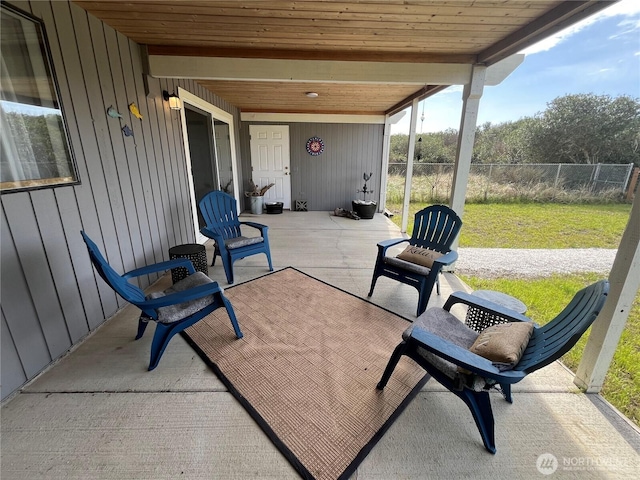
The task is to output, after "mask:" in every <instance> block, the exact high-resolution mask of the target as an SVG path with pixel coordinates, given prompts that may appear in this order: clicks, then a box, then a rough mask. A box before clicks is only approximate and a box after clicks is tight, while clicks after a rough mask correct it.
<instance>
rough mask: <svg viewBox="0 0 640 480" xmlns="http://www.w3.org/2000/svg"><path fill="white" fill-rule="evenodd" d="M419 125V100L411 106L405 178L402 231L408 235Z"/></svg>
mask: <svg viewBox="0 0 640 480" xmlns="http://www.w3.org/2000/svg"><path fill="white" fill-rule="evenodd" d="M417 124H418V99H417V98H414V99H413V103H412V104H411V126H410V127H409V128H410V130H409V151H408V152H407V173H406V174H405V176H404V201H403V205H402V227H401V229H400V231H401V232H402V233H407V225H408V223H409V202H410V201H411V180H412V179H413V155H414V153H415V150H416V125H417Z"/></svg>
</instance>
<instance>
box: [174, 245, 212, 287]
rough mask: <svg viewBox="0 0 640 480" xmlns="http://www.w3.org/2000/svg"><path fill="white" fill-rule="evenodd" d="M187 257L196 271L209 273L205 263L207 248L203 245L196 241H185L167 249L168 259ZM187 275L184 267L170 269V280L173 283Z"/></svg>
mask: <svg viewBox="0 0 640 480" xmlns="http://www.w3.org/2000/svg"><path fill="white" fill-rule="evenodd" d="M175 258H188V259H189V260H191V263H193V267H194V268H195V269H196V272H202V273H204V274H205V275H207V276H208V275H209V267H208V265H207V250H206V248H205V247H204V245H200V244H198V243H185V244H184V245H176V246H175V247H171V248H170V249H169V259H170V260H173V259H175ZM187 276H189V272H188V271H187V269H186V268H184V267H178V268H172V269H171V280H172V281H173V283H176V282H179V281H180V280H182V279H183V278H186V277H187Z"/></svg>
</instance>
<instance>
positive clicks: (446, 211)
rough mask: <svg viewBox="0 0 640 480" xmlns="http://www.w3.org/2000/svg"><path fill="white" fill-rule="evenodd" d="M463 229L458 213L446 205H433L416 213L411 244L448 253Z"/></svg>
mask: <svg viewBox="0 0 640 480" xmlns="http://www.w3.org/2000/svg"><path fill="white" fill-rule="evenodd" d="M461 227H462V220H461V219H460V217H459V216H458V214H456V212H454V211H453V210H451V209H450V208H449V207H447V206H445V205H432V206H430V207H427V208H424V209H423V210H420V211H419V212H416V215H415V217H414V223H413V234H412V235H411V239H410V240H409V243H410V244H411V245H416V246H419V247H423V248H429V249H431V250H436V251H438V252H441V253H446V252H448V251H449V250H450V249H451V244H452V243H453V241H454V240H455V238H456V236H457V235H458V232H459V231H460V228H461Z"/></svg>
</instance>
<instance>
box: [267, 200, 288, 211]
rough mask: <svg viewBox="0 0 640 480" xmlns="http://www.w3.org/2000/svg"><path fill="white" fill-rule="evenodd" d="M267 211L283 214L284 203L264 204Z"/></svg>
mask: <svg viewBox="0 0 640 480" xmlns="http://www.w3.org/2000/svg"><path fill="white" fill-rule="evenodd" d="M264 206H265V208H266V209H267V213H282V207H283V206H284V203H282V202H267V203H265V204H264Z"/></svg>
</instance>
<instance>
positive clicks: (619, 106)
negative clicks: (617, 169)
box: [389, 94, 640, 166]
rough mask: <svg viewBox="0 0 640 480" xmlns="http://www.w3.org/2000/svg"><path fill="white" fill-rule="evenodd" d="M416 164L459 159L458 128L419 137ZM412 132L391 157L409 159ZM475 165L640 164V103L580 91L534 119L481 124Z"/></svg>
mask: <svg viewBox="0 0 640 480" xmlns="http://www.w3.org/2000/svg"><path fill="white" fill-rule="evenodd" d="M417 137H418V141H416V145H415V155H414V162H422V163H453V162H454V161H455V155H456V148H457V142H458V131H457V130H455V129H446V130H443V131H441V132H435V133H422V134H419V135H417ZM408 146H409V135H404V134H396V135H392V136H391V147H390V155H389V161H390V162H392V163H398V162H406V160H407V151H408ZM471 161H472V163H498V164H533V163H576V164H597V163H615V164H621V163H633V164H634V165H636V166H640V102H639V101H638V99H635V98H632V97H629V96H626V95H621V96H618V97H615V98H613V97H611V96H609V95H594V94H575V95H565V96H563V97H558V98H556V99H555V100H553V101H551V102H549V103H547V107H546V109H545V110H544V111H543V112H539V113H537V114H536V115H534V116H533V117H523V118H521V119H520V120H516V121H511V122H504V123H499V124H495V125H494V124H492V123H490V122H487V123H484V124H482V125H480V126H478V128H477V130H476V137H475V142H474V147H473V156H472V159H471Z"/></svg>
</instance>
